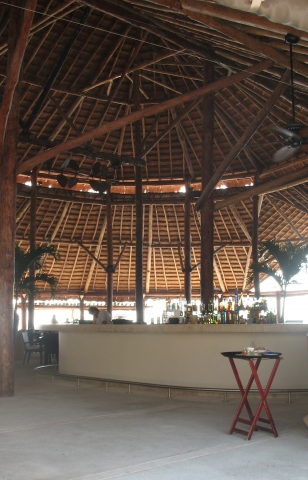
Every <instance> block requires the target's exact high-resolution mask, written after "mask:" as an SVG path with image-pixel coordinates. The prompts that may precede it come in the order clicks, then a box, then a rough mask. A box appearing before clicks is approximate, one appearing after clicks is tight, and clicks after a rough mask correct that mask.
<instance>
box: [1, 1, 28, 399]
mask: <svg viewBox="0 0 308 480" xmlns="http://www.w3.org/2000/svg"><path fill="white" fill-rule="evenodd" d="M16 3H17V4H16ZM16 3H15V5H16V7H19V6H22V7H24V6H25V5H24V2H16ZM29 6H31V7H32V9H34V10H35V6H36V2H35V1H32V2H30V1H29V2H27V7H29ZM16 7H13V6H11V8H10V13H9V15H10V19H9V22H10V28H9V39H8V59H7V74H6V86H5V91H6V93H8V92H11V93H8V94H9V96H8V97H6V99H5V103H6V107H5V105H4V103H3V104H2V108H1V111H0V124H1V125H2V127H1V129H2V130H1V133H0V137H1V141H0V204H1V209H0V225H1V229H0V251H1V255H0V283H1V289H0V305H1V309H0V397H7V396H12V395H14V345H13V296H14V260H15V228H16V225H15V213H16V158H17V139H18V121H19V104H20V81H19V73H20V70H21V65H22V60H23V57H24V51H25V48H26V44H27V39H28V35H29V30H30V27H31V24H32V18H33V13H34V12H33V11H31V13H29V11H28V10H23V9H22V8H16ZM5 95H6V94H5Z"/></svg>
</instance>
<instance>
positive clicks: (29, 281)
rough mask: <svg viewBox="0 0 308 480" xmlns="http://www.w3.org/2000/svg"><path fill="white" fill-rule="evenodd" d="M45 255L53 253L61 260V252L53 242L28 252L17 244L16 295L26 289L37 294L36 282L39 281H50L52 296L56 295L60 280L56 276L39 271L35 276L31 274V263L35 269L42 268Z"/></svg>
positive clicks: (53, 255) (55, 257)
mask: <svg viewBox="0 0 308 480" xmlns="http://www.w3.org/2000/svg"><path fill="white" fill-rule="evenodd" d="M45 255H51V256H52V257H53V258H54V259H55V260H56V261H57V260H60V254H59V252H58V250H57V248H56V247H55V246H54V245H52V244H49V243H45V244H43V245H40V246H39V247H37V248H35V249H33V250H28V251H27V252H24V251H23V250H22V249H21V248H20V247H19V246H18V245H17V244H16V245H15V294H16V295H18V292H21V291H24V292H28V293H29V294H32V295H34V296H35V295H36V294H37V289H36V287H35V283H36V282H38V281H42V282H45V283H48V285H49V286H50V288H51V295H52V297H53V296H54V295H55V291H56V286H57V284H58V280H57V279H56V278H55V277H53V276H52V275H48V274H46V273H44V272H37V273H36V275H35V277H34V278H32V277H31V276H30V267H31V265H35V269H36V270H40V269H41V268H42V266H43V260H44V258H45Z"/></svg>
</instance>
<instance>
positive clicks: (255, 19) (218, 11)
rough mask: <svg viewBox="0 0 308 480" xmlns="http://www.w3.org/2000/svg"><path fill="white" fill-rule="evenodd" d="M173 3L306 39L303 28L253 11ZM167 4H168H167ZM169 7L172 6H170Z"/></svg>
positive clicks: (190, 0) (193, 2)
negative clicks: (298, 28)
mask: <svg viewBox="0 0 308 480" xmlns="http://www.w3.org/2000/svg"><path fill="white" fill-rule="evenodd" d="M151 1H152V2H153V3H159V4H161V5H163V4H167V3H169V2H168V1H165V0H161V1H159V0H151ZM171 3H174V5H173V8H174V9H177V10H180V8H181V7H182V8H186V9H187V10H190V11H192V12H198V13H202V14H206V15H209V16H212V17H215V18H219V19H222V20H227V21H229V22H235V23H238V24H240V25H248V26H251V27H257V28H260V29H262V30H265V31H270V32H275V33H278V34H279V35H283V36H284V35H286V34H287V33H292V34H293V35H296V36H298V37H300V38H303V39H304V40H308V33H307V32H305V31H303V30H297V29H296V28H293V27H290V26H289V25H282V24H280V23H274V22H271V21H270V20H268V19H267V18H265V17H261V16H259V15H256V14H254V13H249V12H242V11H241V10H237V9H234V8H228V7H225V6H223V5H216V4H215V5H214V4H213V3H210V2H204V1H202V2H201V1H197V0H181V1H177V2H171ZM179 4H180V5H179ZM168 6H169V5H168ZM170 8H172V7H171V6H170Z"/></svg>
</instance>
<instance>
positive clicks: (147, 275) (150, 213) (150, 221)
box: [145, 205, 153, 293]
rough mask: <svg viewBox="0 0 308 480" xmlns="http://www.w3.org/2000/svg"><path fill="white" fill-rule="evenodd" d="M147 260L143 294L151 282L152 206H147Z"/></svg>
mask: <svg viewBox="0 0 308 480" xmlns="http://www.w3.org/2000/svg"><path fill="white" fill-rule="evenodd" d="M148 240H149V244H148V260H147V274H146V281H145V293H149V291H150V282H151V264H152V241H153V205H149V227H148Z"/></svg>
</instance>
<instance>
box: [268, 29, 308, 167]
mask: <svg viewBox="0 0 308 480" xmlns="http://www.w3.org/2000/svg"><path fill="white" fill-rule="evenodd" d="M298 41H299V38H298V37H296V36H295V35H292V34H290V33H288V34H287V35H286V36H285V42H286V43H287V44H288V45H290V67H291V93H292V116H293V122H292V123H289V124H287V125H284V126H283V127H271V130H272V131H273V132H275V133H277V134H278V135H279V136H280V137H281V138H282V139H283V141H284V143H285V146H284V147H282V148H280V149H279V150H278V151H277V152H275V153H274V155H273V162H274V163H280V162H284V161H286V160H290V159H291V158H292V157H294V155H296V154H297V153H298V152H299V151H300V149H301V147H302V145H307V144H308V126H307V125H304V124H303V123H296V120H295V104H294V82H293V55H292V46H293V45H296V44H297V43H298Z"/></svg>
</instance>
